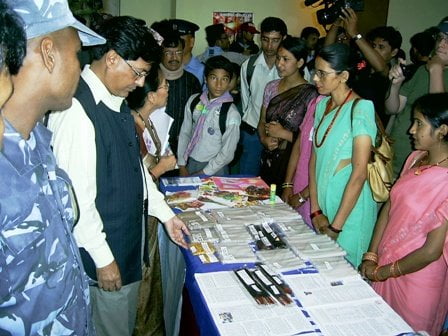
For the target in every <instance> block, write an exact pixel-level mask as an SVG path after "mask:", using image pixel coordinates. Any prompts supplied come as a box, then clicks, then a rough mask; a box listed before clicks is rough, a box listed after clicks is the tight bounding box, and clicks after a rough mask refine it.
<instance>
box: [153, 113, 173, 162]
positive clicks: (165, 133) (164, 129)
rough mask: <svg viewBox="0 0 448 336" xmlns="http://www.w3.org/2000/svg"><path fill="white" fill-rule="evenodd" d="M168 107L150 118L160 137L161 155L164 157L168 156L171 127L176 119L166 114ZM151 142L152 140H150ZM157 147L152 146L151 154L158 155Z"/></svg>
mask: <svg viewBox="0 0 448 336" xmlns="http://www.w3.org/2000/svg"><path fill="white" fill-rule="evenodd" d="M165 110H166V107H162V108H159V109H157V110H155V111H154V112H152V113H151V115H150V116H149V118H150V119H151V121H152V123H153V124H154V128H155V129H156V130H157V135H158V136H159V140H160V144H161V145H162V146H161V151H160V153H161V154H162V155H167V154H168V153H167V149H168V138H169V132H170V128H171V125H172V124H173V121H174V119H173V118H171V117H170V116H169V115H168V114H166V112H165ZM150 141H152V139H151V138H150ZM155 147H156V146H150V150H149V152H150V154H153V155H155V153H156V148H155Z"/></svg>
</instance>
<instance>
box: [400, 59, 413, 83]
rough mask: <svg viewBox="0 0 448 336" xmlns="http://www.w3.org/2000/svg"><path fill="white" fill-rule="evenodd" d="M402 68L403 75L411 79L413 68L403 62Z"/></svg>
mask: <svg viewBox="0 0 448 336" xmlns="http://www.w3.org/2000/svg"><path fill="white" fill-rule="evenodd" d="M400 68H401V71H402V72H403V76H404V77H405V78H408V79H409V77H410V76H411V74H412V71H411V69H409V68H408V67H407V66H406V64H402V63H400Z"/></svg>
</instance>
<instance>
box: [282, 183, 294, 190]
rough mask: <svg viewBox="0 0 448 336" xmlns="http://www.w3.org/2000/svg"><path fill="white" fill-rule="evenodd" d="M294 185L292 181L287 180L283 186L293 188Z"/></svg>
mask: <svg viewBox="0 0 448 336" xmlns="http://www.w3.org/2000/svg"><path fill="white" fill-rule="evenodd" d="M293 186H294V184H292V183H290V182H285V183H283V184H282V188H283V189H285V188H292V187H293Z"/></svg>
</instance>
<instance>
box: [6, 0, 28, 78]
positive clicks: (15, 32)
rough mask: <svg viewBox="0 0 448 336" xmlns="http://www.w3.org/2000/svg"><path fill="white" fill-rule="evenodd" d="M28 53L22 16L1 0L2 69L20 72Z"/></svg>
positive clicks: (11, 72) (12, 73)
mask: <svg viewBox="0 0 448 336" xmlns="http://www.w3.org/2000/svg"><path fill="white" fill-rule="evenodd" d="M25 55H26V34H25V30H24V28H23V22H22V20H21V18H20V17H19V16H18V15H17V14H16V12H14V11H13V10H12V9H11V8H9V6H8V5H7V4H6V2H5V1H3V0H0V71H3V69H4V68H5V67H8V71H9V73H10V74H11V75H15V74H17V73H18V72H19V69H20V67H21V66H22V63H23V59H24V58H25Z"/></svg>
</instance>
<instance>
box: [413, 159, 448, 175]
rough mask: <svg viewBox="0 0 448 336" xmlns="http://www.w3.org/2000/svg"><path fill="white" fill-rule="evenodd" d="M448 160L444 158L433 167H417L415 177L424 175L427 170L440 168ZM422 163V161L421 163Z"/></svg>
mask: <svg viewBox="0 0 448 336" xmlns="http://www.w3.org/2000/svg"><path fill="white" fill-rule="evenodd" d="M446 160H448V156H447V157H446V158H444V159H443V160H440V161H439V162H437V163H434V164H432V165H429V166H427V167H423V168H421V167H420V165H419V166H418V167H417V170H416V171H415V172H414V175H417V176H418V175H420V174H421V173H423V172H424V171H425V170H426V169H429V168H432V167H438V166H439V165H440V164H442V163H444V162H445V161H446ZM420 163H421V161H420Z"/></svg>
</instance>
